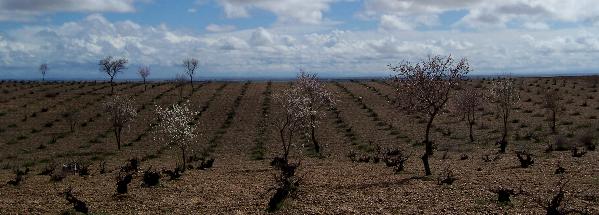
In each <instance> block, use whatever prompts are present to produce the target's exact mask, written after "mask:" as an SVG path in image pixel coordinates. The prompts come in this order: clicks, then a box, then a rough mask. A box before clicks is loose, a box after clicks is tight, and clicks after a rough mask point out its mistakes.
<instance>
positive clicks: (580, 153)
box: [571, 147, 587, 158]
mask: <svg viewBox="0 0 599 215" xmlns="http://www.w3.org/2000/svg"><path fill="white" fill-rule="evenodd" d="M571 152H572V157H575V158H579V157H582V156H584V154H586V153H587V151H586V150H585V149H584V148H583V149H582V150H579V149H578V147H572V149H571Z"/></svg>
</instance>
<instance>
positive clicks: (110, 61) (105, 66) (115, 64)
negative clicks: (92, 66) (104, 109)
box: [98, 56, 128, 95]
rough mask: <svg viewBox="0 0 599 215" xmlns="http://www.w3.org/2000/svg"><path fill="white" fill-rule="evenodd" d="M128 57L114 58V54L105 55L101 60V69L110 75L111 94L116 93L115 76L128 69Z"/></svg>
mask: <svg viewBox="0 0 599 215" xmlns="http://www.w3.org/2000/svg"><path fill="white" fill-rule="evenodd" d="M127 62H128V60H127V59H126V58H120V59H114V58H112V56H108V57H105V58H104V59H102V60H100V63H99V64H98V65H100V71H102V72H104V73H106V75H108V77H110V94H111V95H113V94H114V78H115V77H116V75H117V74H118V73H121V72H123V70H125V69H127Z"/></svg>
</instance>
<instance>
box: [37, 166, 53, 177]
mask: <svg viewBox="0 0 599 215" xmlns="http://www.w3.org/2000/svg"><path fill="white" fill-rule="evenodd" d="M55 169H56V164H55V163H49V164H46V166H45V167H44V168H43V169H42V171H41V172H40V173H39V174H38V175H52V173H54V170H55Z"/></svg>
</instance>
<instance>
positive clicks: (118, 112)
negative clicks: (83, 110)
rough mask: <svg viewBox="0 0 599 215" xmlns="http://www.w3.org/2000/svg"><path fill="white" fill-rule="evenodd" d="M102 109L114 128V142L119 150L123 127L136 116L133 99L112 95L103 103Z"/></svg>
mask: <svg viewBox="0 0 599 215" xmlns="http://www.w3.org/2000/svg"><path fill="white" fill-rule="evenodd" d="M104 109H105V111H106V113H108V117H109V119H110V121H111V124H112V127H113V129H114V136H115V138H116V143H117V146H118V149H119V150H120V149H121V134H122V133H123V128H125V127H126V126H129V124H130V123H131V122H132V121H133V120H134V119H135V117H136V116H137V111H136V109H135V105H134V101H133V100H132V98H130V97H127V96H119V95H116V96H112V97H110V98H109V99H108V100H107V101H106V102H105V103H104Z"/></svg>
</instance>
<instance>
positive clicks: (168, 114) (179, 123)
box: [154, 101, 197, 168]
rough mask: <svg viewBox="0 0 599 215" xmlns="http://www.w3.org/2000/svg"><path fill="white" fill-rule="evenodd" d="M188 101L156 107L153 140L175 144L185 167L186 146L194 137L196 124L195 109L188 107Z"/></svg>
mask: <svg viewBox="0 0 599 215" xmlns="http://www.w3.org/2000/svg"><path fill="white" fill-rule="evenodd" d="M189 106H190V104H189V101H187V102H185V103H183V104H181V105H179V104H173V105H172V106H170V107H168V108H162V107H160V106H157V107H156V113H157V114H158V118H159V123H158V126H157V128H158V129H157V130H156V133H155V134H156V135H155V136H154V139H155V140H158V141H162V142H164V143H165V144H167V145H169V146H172V145H175V146H177V147H178V148H179V149H180V150H181V159H182V161H183V167H184V168H185V167H186V155H185V152H186V150H187V148H188V147H189V146H190V145H192V144H193V143H194V141H195V138H196V136H197V135H196V133H195V130H196V128H197V126H196V125H195V124H194V123H193V118H194V116H195V115H196V114H197V112H196V111H193V110H191V109H190V107H189Z"/></svg>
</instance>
